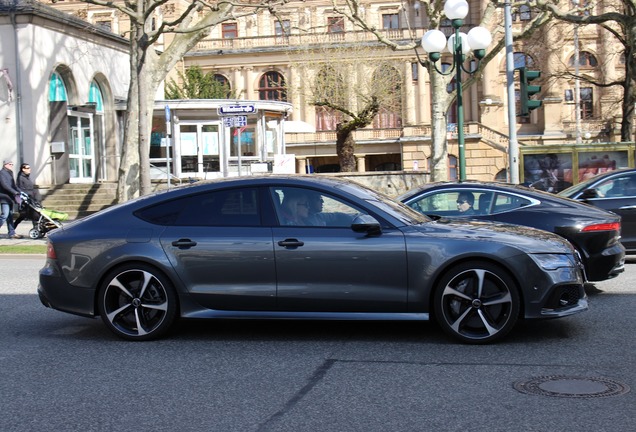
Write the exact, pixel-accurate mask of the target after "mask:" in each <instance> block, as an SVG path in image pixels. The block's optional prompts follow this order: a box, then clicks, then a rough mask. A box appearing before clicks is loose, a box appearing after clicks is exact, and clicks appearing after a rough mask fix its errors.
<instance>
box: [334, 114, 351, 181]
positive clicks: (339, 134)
mask: <svg viewBox="0 0 636 432" xmlns="http://www.w3.org/2000/svg"><path fill="white" fill-rule="evenodd" d="M347 125H348V124H347V123H345V124H344V126H343V125H342V124H339V125H338V126H337V128H336V153H337V154H338V162H339V163H340V171H341V172H355V170H356V158H355V156H354V153H355V144H356V143H355V140H354V139H353V131H354V130H355V129H352V128H350V127H348V126H347Z"/></svg>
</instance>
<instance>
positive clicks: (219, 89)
mask: <svg viewBox="0 0 636 432" xmlns="http://www.w3.org/2000/svg"><path fill="white" fill-rule="evenodd" d="M213 79H214V82H215V83H216V84H217V85H216V86H215V89H213V91H214V98H215V99H221V98H227V99H231V98H232V84H230V80H229V79H227V77H226V76H225V75H221V74H214V77H213Z"/></svg>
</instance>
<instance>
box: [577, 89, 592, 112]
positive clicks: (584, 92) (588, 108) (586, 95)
mask: <svg viewBox="0 0 636 432" xmlns="http://www.w3.org/2000/svg"><path fill="white" fill-rule="evenodd" d="M580 94H581V107H580V110H581V119H583V120H587V119H591V118H593V117H594V99H593V93H592V87H583V88H582V89H581V91H580Z"/></svg>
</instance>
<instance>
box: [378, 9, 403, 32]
mask: <svg viewBox="0 0 636 432" xmlns="http://www.w3.org/2000/svg"><path fill="white" fill-rule="evenodd" d="M382 28H383V29H384V30H388V29H397V28H400V20H399V15H398V14H396V13H394V14H383V15H382Z"/></svg>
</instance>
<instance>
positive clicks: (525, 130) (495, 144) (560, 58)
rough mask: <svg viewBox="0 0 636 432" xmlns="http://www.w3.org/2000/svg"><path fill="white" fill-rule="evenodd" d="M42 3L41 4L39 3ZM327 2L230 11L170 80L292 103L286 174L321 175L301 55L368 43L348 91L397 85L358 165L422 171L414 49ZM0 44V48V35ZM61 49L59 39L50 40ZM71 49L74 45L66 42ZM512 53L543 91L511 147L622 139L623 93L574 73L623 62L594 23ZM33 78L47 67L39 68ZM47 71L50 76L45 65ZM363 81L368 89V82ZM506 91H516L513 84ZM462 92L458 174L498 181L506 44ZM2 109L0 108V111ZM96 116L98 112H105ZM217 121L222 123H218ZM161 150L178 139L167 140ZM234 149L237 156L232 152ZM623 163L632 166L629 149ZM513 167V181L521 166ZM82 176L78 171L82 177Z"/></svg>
mask: <svg viewBox="0 0 636 432" xmlns="http://www.w3.org/2000/svg"><path fill="white" fill-rule="evenodd" d="M46 3H49V0H47V2H46ZM469 3H470V14H469V16H468V17H467V18H466V20H465V22H464V26H463V28H462V31H467V30H468V29H470V28H471V27H473V26H475V25H478V24H479V23H480V20H481V17H482V15H483V13H484V10H485V8H486V5H487V3H488V2H486V1H483V0H471V1H470V2H469ZM50 4H51V5H52V6H54V7H55V8H56V9H57V10H58V11H64V12H66V13H68V14H70V15H72V17H73V19H75V18H77V19H78V20H84V21H88V22H89V23H91V24H92V25H94V26H96V27H97V28H101V29H103V31H104V32H105V33H114V34H115V35H117V36H112V37H113V38H115V39H117V38H125V37H126V36H127V33H128V31H129V27H130V26H129V23H128V21H127V17H126V16H125V15H124V14H122V13H119V12H117V11H115V10H113V9H108V8H104V7H99V6H96V5H89V4H87V3H84V2H81V1H66V0H64V1H61V0H60V1H56V2H55V3H54V4H53V2H52V1H50ZM180 4H181V3H180V2H179V1H178V0H175V1H174V2H171V3H167V4H166V5H164V6H162V7H161V8H158V9H157V15H156V22H155V23H154V25H156V24H158V23H160V22H161V21H162V20H164V19H169V18H171V17H173V16H174V14H175V13H176V11H177V10H178V9H179V5H180ZM605 7H609V5H603V4H599V5H597V6H595V8H596V9H595V10H594V11H593V12H594V13H599V12H602V10H601V8H605ZM333 8H334V6H333V3H332V2H331V1H327V0H307V1H302V2H301V1H291V2H288V3H286V4H285V5H284V6H283V7H282V8H281V9H279V10H278V13H277V15H276V16H275V15H273V14H271V13H270V12H269V11H268V10H266V9H263V10H258V12H256V13H253V14H247V15H238V18H237V19H236V20H234V21H227V22H224V23H221V24H220V25H218V26H216V27H214V28H212V29H211V32H210V35H209V36H208V37H206V38H205V39H203V40H201V41H200V42H199V43H198V44H197V46H196V47H195V48H194V49H192V50H191V51H190V52H189V53H188V54H187V55H186V56H184V58H183V59H182V62H181V63H180V65H179V66H178V68H177V69H176V70H175V71H174V73H173V74H172V75H171V76H170V78H169V79H173V80H176V81H177V82H178V81H179V79H180V77H179V74H178V71H181V72H184V71H185V70H187V69H188V68H190V67H193V66H198V67H200V68H201V69H202V71H204V72H206V73H211V74H214V76H215V78H216V79H217V80H219V81H220V82H223V83H225V84H227V85H228V86H229V87H230V88H231V94H232V95H233V97H236V98H237V100H239V101H240V100H243V101H259V100H260V101H268V102H281V103H285V104H289V105H290V106H291V109H290V110H289V117H288V118H287V119H286V120H287V121H288V123H289V124H290V125H291V124H296V125H308V128H305V129H299V130H292V129H291V128H290V129H288V130H286V131H285V132H286V133H285V146H284V147H285V149H284V150H283V152H284V153H288V154H293V155H294V158H295V166H296V167H295V170H296V172H299V173H303V172H330V171H335V170H337V167H338V159H337V156H336V146H335V141H336V132H335V125H336V124H337V123H338V121H340V120H341V119H342V117H339V115H338V114H337V113H335V112H333V111H330V110H328V109H325V108H322V107H317V106H314V105H313V104H312V101H311V95H310V91H309V90H310V89H311V87H312V85H314V86H315V84H316V83H317V82H318V77H319V76H320V75H321V67H323V66H324V64H325V63H326V60H320V59H317V60H316V59H314V60H313V62H312V61H311V60H308V57H311V56H312V55H313V53H315V52H316V49H317V48H318V47H321V48H320V49H321V50H322V51H323V52H324V53H327V54H326V57H327V58H328V57H331V58H337V57H340V56H344V55H343V53H344V52H346V50H347V47H350V48H351V47H354V46H359V45H364V46H367V47H369V48H368V49H369V50H368V51H367V54H366V55H367V56H368V57H370V58H371V59H373V58H377V59H380V58H381V59H382V60H383V61H385V60H387V59H389V60H390V61H391V62H392V66H391V67H390V68H389V69H390V70H388V69H387V68H386V67H384V66H383V67H382V68H375V69H374V68H373V65H372V63H371V65H370V66H369V64H368V62H367V63H365V64H364V65H362V61H360V65H358V66H357V67H353V68H352V67H351V66H349V67H350V69H349V71H348V72H344V73H345V75H346V76H345V78H346V83H347V88H348V89H349V90H350V91H351V89H353V87H354V84H356V83H360V82H362V81H363V80H364V79H365V78H366V77H372V78H373V77H374V76H377V75H378V74H384V75H387V74H389V75H390V76H391V77H393V79H394V81H395V83H396V84H395V86H394V88H393V92H394V95H395V99H396V100H397V103H395V104H393V105H392V106H391V107H390V108H386V109H383V110H382V111H381V112H380V114H379V115H378V116H377V118H376V119H375V120H374V122H373V124H371V125H369V126H367V127H365V128H362V129H360V130H358V131H356V132H355V133H354V137H355V140H356V143H357V145H356V149H355V153H356V158H357V170H358V171H359V172H368V171H392V170H416V171H417V170H423V171H425V170H427V169H428V165H429V158H430V157H431V154H432V151H431V103H432V100H431V90H430V89H431V77H430V76H429V72H428V69H427V68H425V67H423V66H422V64H421V62H420V61H419V60H418V56H417V55H416V52H415V50H396V51H392V50H389V49H386V48H383V47H382V45H380V44H379V43H377V39H376V37H375V36H373V35H371V34H370V33H365V32H362V31H360V30H359V29H357V28H355V27H354V26H353V24H351V23H350V22H348V21H347V20H346V19H345V18H343V17H342V16H341V15H339V14H337V13H335V12H334V11H333ZM597 9H598V10H597ZM359 12H360V14H362V15H363V16H364V18H365V20H366V22H367V23H368V24H369V26H370V27H374V28H376V29H378V30H379V32H380V33H381V34H382V35H383V36H384V37H386V38H387V39H390V40H392V41H397V42H398V43H403V44H406V43H412V42H413V41H416V40H419V39H420V38H421V37H422V35H423V34H424V33H425V31H426V30H428V27H429V26H430V22H429V18H428V17H426V16H425V14H424V12H423V10H422V7H421V5H420V3H419V2H418V1H414V0H409V1H405V2H397V1H379V0H369V1H367V2H365V3H364V5H363V7H362V8H360V10H359ZM534 17H536V11H533V10H531V9H530V8H528V7H526V6H522V7H521V8H519V9H517V10H513V14H512V19H513V33H515V34H518V33H521V32H523V31H524V29H526V28H527V27H528V26H530V25H531V23H532V20H533V18H534ZM503 21H504V20H503V11H501V10H500V11H498V12H497V15H496V16H495V18H494V19H493V20H492V22H491V27H490V29H491V31H492V32H493V34H495V36H496V37H502V35H503V33H502V31H503ZM9 30H10V32H11V31H13V30H12V29H9ZM442 30H444V31H445V32H446V33H447V34H450V32H451V27H450V22H447V21H444V20H442ZM9 37H10V36H9ZM2 40H3V44H4V43H5V42H4V41H5V40H6V39H5V37H4V34H3V39H2ZM170 40H171V36H170V35H169V34H167V35H164V36H162V38H160V39H159V40H158V42H157V49H159V50H161V49H162V47H163V46H164V44H168V43H169V42H170ZM495 41H496V39H495ZM575 42H577V43H575ZM59 44H65V43H64V42H62V41H60V42H59ZM69 44H70V45H71V46H72V43H70V42H69ZM56 46H58V45H56ZM418 50H420V51H419V54H420V56H421V57H422V58H423V57H424V56H425V54H424V53H423V52H422V51H421V49H420V48H418ZM3 51H4V50H3ZM51 51H52V52H56V49H55V48H53V47H52V48H51ZM513 51H514V62H515V67H521V66H526V67H529V68H533V69H537V70H541V71H542V78H541V86H542V91H541V93H540V94H539V97H540V98H541V99H542V100H543V106H542V107H541V108H540V109H537V110H534V111H533V112H532V113H531V114H530V116H528V117H517V118H516V132H517V137H518V140H519V143H520V147H521V150H523V149H524V148H529V147H535V146H546V145H550V144H567V143H575V142H580V143H583V144H590V143H593V142H616V141H618V140H619V139H620V136H619V133H618V132H619V130H620V119H619V115H620V99H621V97H622V90H621V89H620V88H618V87H611V88H603V87H595V86H593V85H591V84H588V83H587V81H585V80H577V79H575V78H574V74H575V73H576V74H579V75H583V76H584V77H586V78H589V79H591V80H593V79H602V80H604V81H610V80H614V79H620V77H621V74H622V73H623V72H622V70H623V63H624V60H623V59H622V57H621V49H620V45H618V44H617V43H616V41H615V40H614V39H613V37H612V36H611V35H610V34H609V33H608V32H604V31H603V30H602V29H601V28H600V27H596V26H587V27H581V28H575V27H574V26H572V25H569V24H565V23H560V24H549V25H546V26H544V27H543V28H541V29H540V30H539V31H536V32H535V33H534V35H533V36H532V38H531V39H527V40H524V41H518V42H515V43H514V47H513ZM330 52H331V54H329V53H330ZM448 57H449V55H448V54H444V55H443V57H442V61H441V63H442V65H441V67H442V69H443V68H445V67H448V62H449V59H448ZM52 62H53V64H52V65H51V66H50V68H51V70H52V71H53V72H55V71H56V70H57V69H56V68H57V66H55V65H56V64H60V65H65V64H66V63H64V62H63V61H60V60H55V59H53V60H52ZM67 63H68V64H66V66H64V67H67V68H71V66H69V65H70V64H72V61H71V60H69V61H68V62H67ZM378 63H379V61H378ZM0 66H1V65H0ZM64 67H62V68H61V71H62V73H61V76H62V77H65V76H68V73H66V75H65V72H64V70H65V69H64ZM88 69H89V70H90V68H88ZM123 71H127V66H126V67H123V68H121V69H119V70H118V71H117V72H118V73H117V74H115V73H110V72H108V73H106V72H101V73H97V71H95V72H93V73H92V75H91V73H88V78H87V79H86V81H87V83H83V82H82V83H81V85H78V86H76V87H77V88H80V87H81V88H82V89H84V88H86V95H85V96H73V97H72V98H71V100H72V102H71V103H70V104H71V105H73V106H75V105H78V106H83V105H91V103H88V104H86V103H85V102H90V99H89V94H88V93H89V91H90V88H91V84H90V82H91V81H90V79H91V78H92V77H93V76H94V77H106V78H108V79H107V80H102V81H107V82H108V86H106V85H105V84H100V82H99V80H98V83H97V84H98V86H100V87H99V88H100V89H101V88H102V87H111V88H112V87H113V86H115V85H116V86H117V90H114V91H113V90H109V91H106V92H105V93H106V94H107V96H106V97H105V99H107V100H108V101H107V103H110V102H112V103H113V104H114V102H115V100H116V99H117V97H121V96H124V93H123V89H124V88H125V87H126V84H127V80H128V78H127V74H126V76H123V75H124V74H123ZM113 72H114V71H113ZM43 73H45V74H46V73H47V71H43ZM48 73H49V75H50V74H51V73H52V72H48ZM83 73H85V72H83ZM111 77H112V78H114V77H118V79H119V78H121V80H120V81H118V82H117V84H114V83H111V82H110V79H111ZM370 82H371V83H372V84H371V85H373V81H372V80H371V81H370ZM515 86H516V87H517V89H518V85H517V84H515ZM453 90H454V87H453V84H452V83H450V84H449V86H448V91H449V92H452V91H453ZM82 91H83V90H82ZM352 94H353V93H352ZM352 99H354V97H352ZM463 99H464V104H463V106H464V116H465V127H464V134H465V142H466V147H465V148H466V170H467V171H466V173H467V178H469V179H475V180H492V179H495V178H498V179H505V173H506V170H507V168H508V163H509V158H508V153H507V152H508V131H509V124H508V109H509V108H508V103H507V81H506V61H505V52H504V50H501V51H500V52H499V53H498V54H497V55H496V56H495V57H494V58H493V59H492V60H491V61H490V62H489V63H488V64H487V66H486V67H485V69H484V70H483V72H482V73H481V74H480V76H479V77H478V79H477V80H476V81H475V82H474V83H473V84H472V85H470V86H467V87H465V91H464V97H463ZM49 103H50V101H45V102H44V103H41V106H42V107H44V108H36V109H39V111H40V115H44V116H47V115H49V113H48V112H47V110H46V109H45V108H46V107H47V106H49V105H48V104H49ZM354 105H355V104H354ZM113 106H114V105H113ZM157 108H158V109H157V113H156V116H157V117H158V118H160V119H161V118H162V115H163V113H162V112H161V107H160V106H158V107H157ZM1 109H4V108H3V107H2V106H0V110H1ZM76 111H80V110H79V109H78V110H76ZM107 111H108V109H107ZM517 111H518V107H517ZM80 112H81V111H80ZM89 114H90V113H89ZM106 115H107V114H106V113H105V114H104V116H106ZM49 116H50V115H49ZM116 119H117V116H116V115H113V116H112V117H111V120H109V121H107V122H106V126H104V128H107V127H108V125H113V126H114V125H115V124H116ZM447 119H448V123H449V127H448V133H447V143H448V145H447V147H448V153H449V164H448V165H449V172H448V176H449V178H451V179H453V178H456V177H457V156H458V145H457V134H456V132H457V131H456V128H455V129H454V125H455V122H456V110H455V106H450V107H449V109H448V112H447ZM215 121H220V119H218V118H217V119H216V120H215ZM264 124H266V122H265V123H264ZM47 133H48V132H47ZM47 133H45V132H44V131H42V132H40V133H39V135H41V136H46V135H47ZM173 133H174V131H173ZM105 136H106V138H104V139H105V140H108V139H113V140H115V139H114V138H112V135H110V134H106V135H105ZM173 136H174V135H173ZM108 137H110V138H108ZM115 141H116V140H115ZM100 145H101V144H100ZM168 145H171V146H181V143H180V142H178V141H176V140H172V141H170V142H169V143H168ZM184 145H186V144H184ZM98 147H99V146H98ZM104 147H105V149H106V150H105V151H106V153H108V151H109V149H112V150H113V151H112V153H110V154H112V159H113V165H112V166H116V161H115V158H116V154H118V153H117V152H116V151H115V147H116V143H111V144H106V143H105V144H104ZM21 148H25V147H24V146H22V147H21ZM24 151H25V155H24V156H25V157H26V158H28V157H35V156H36V154H39V153H42V154H44V155H45V156H46V157H52V156H51V155H49V154H47V153H46V152H41V149H40V150H34V151H33V153H32V154H29V153H28V152H27V151H26V150H24ZM151 151H153V149H151ZM154 151H157V149H154ZM172 151H173V153H172V154H177V153H178V152H179V151H181V149H180V148H179V147H173V150H172ZM228 151H229V150H228ZM240 155H242V154H239V155H237V156H239V157H240ZM151 156H152V155H151ZM190 156H192V155H190ZM199 156H200V155H198V156H197V163H198V164H199V165H198V166H199V167H200V166H202V165H200V161H199V159H201V158H202V156H201V157H199ZM109 157H110V156H109ZM159 159H161V157H159ZM621 160H624V161H629V160H632V161H633V155H632V156H631V157H629V158H621ZM184 161H185V160H184ZM184 161H179V163H180V164H181V163H182V162H183V165H181V168H180V171H179V172H178V175H183V174H184V173H189V172H188V171H187V170H188V169H189V168H186V170H185V171H184V170H183V167H184V166H186V165H188V164H187V162H184ZM156 162H157V163H159V164H160V165H161V164H162V163H165V162H162V161H161V160H157V161H156ZM256 162H262V161H256ZM43 163H44V162H43ZM625 163H627V162H625ZM188 166H189V165H188ZM228 166H229V165H228ZM62 168H63V167H62ZM110 168H111V166H110V165H109V163H106V166H104V168H102V171H103V172H106V173H107V172H108V170H109V169H110ZM228 169H229V168H228ZM171 170H172V172H173V173H175V172H176V171H175V168H174V165H173V167H172V168H171ZM201 172H207V171H206V169H205V168H203V171H201V169H200V168H197V169H196V170H194V171H193V172H192V174H194V175H197V176H200V175H201ZM521 172H522V176H523V169H522V170H521ZM73 175H75V174H74V173H73V171H71V175H70V177H71V178H73ZM82 175H83V174H82V173H80V174H79V176H80V177H82ZM106 177H108V175H106ZM43 178H44V177H43ZM97 179H99V177H98V178H97ZM52 180H53V179H52ZM58 180H63V178H60V179H58ZM87 180H88V179H87Z"/></svg>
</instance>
